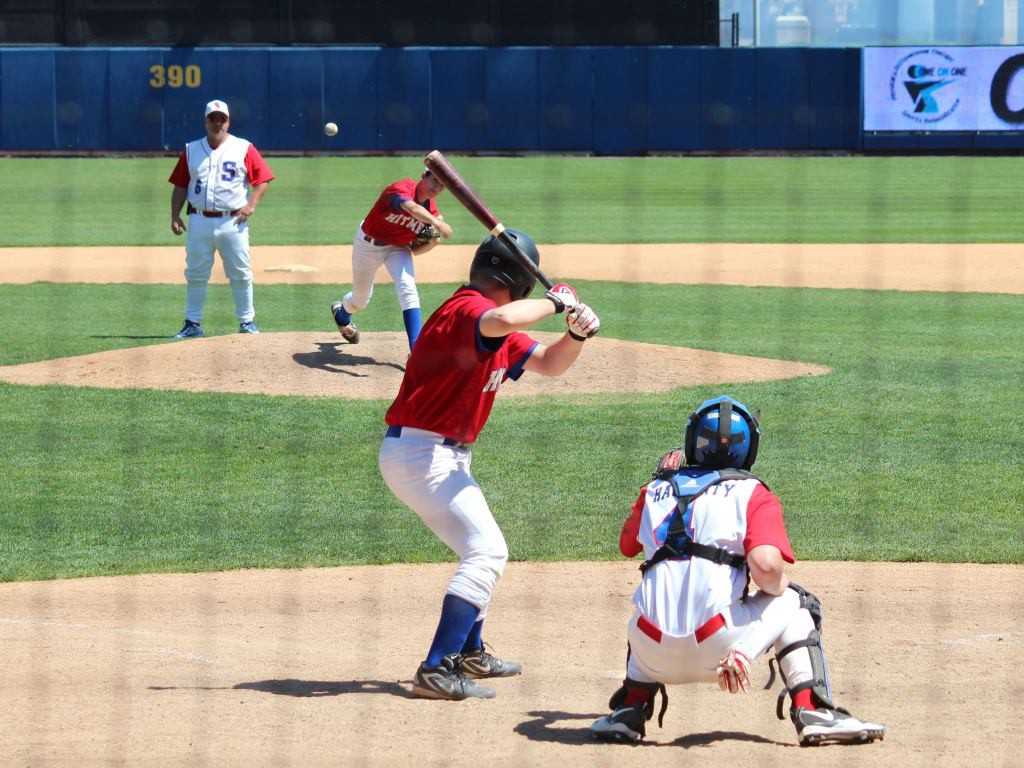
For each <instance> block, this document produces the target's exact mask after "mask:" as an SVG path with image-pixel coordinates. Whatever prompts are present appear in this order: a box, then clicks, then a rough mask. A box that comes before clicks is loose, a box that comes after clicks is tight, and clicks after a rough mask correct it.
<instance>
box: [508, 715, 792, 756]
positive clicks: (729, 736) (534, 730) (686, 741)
mask: <svg viewBox="0 0 1024 768" xmlns="http://www.w3.org/2000/svg"><path fill="white" fill-rule="evenodd" d="M527 714H529V715H530V716H531V717H533V718H534V719H533V720H527V721H526V722H523V723H520V724H519V725H517V726H516V727H515V728H513V730H514V731H515V732H516V733H518V734H519V735H521V736H525V737H526V738H528V739H530V740H531V741H546V742H553V743H556V744H593V743H594V742H595V741H596V739H594V736H593V734H591V732H590V725H591V723H593V722H594V721H595V720H597V719H598V718H599V717H602V715H604V714H607V713H601V714H597V715H594V714H590V715H581V714H575V713H571V712H547V711H533V712H529V713H527ZM562 720H585V721H586V725H585V726H584V727H582V728H577V727H575V726H569V727H556V725H555V724H556V723H558V722H560V721H562ZM648 733H650V731H648ZM716 741H748V742H751V743H755V744H773V745H775V746H779V747H792V746H794V745H793V744H788V743H785V742H779V741H774V740H772V739H766V738H764V737H763V736H756V735H754V734H752V733H743V732H742V731H710V732H708V733H691V734H687V735H686V736H680V737H679V738H678V739H675V740H673V741H671V742H668V743H663V742H653V741H641V742H640V743H639V745H636V746H644V747H682V748H683V749H690V748H691V747H706V746H709V745H711V744H714V743H715V742H716ZM612 746H614V744H613V745H612Z"/></svg>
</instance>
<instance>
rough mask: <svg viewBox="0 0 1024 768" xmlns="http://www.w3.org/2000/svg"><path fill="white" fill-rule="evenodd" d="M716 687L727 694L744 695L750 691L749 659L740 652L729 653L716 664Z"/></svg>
mask: <svg viewBox="0 0 1024 768" xmlns="http://www.w3.org/2000/svg"><path fill="white" fill-rule="evenodd" d="M715 671H716V672H717V673H718V687H719V688H721V689H722V690H723V691H728V692H729V693H740V692H743V693H746V692H747V691H749V690H750V659H748V658H747V657H746V655H744V654H743V652H742V651H729V655H728V656H726V657H725V658H724V659H722V660H721V661H720V662H718V669H716V670H715Z"/></svg>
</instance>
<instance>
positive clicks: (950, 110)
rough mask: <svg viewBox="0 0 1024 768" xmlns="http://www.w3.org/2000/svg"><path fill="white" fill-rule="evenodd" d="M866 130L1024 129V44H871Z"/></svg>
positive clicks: (866, 57)
mask: <svg viewBox="0 0 1024 768" xmlns="http://www.w3.org/2000/svg"><path fill="white" fill-rule="evenodd" d="M863 62H864V72H863V80H862V88H863V100H864V130H865V131H1024V48H1018V47H1011V46H1005V47H998V48H996V47H991V48H981V47H978V48H961V47H952V46H951V47H949V48H938V47H916V48H865V49H864V56H863Z"/></svg>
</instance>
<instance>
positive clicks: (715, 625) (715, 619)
mask: <svg viewBox="0 0 1024 768" xmlns="http://www.w3.org/2000/svg"><path fill="white" fill-rule="evenodd" d="M724 626H725V617H724V616H723V615H722V614H720V613H716V614H715V615H714V616H712V617H711V618H710V619H708V620H707V621H705V622H704V623H703V624H701V625H700V626H699V627H697V631H696V632H694V633H693V634H694V637H696V638H697V643H698V644H699V643H703V642H704V641H705V640H707V639H708V638H709V637H711V636H712V635H713V634H715V632H717V631H718V630H720V629H721V628H722V627H724ZM636 627H637V629H639V630H640V631H641V632H643V633H644V634H645V635H647V636H648V637H649V638H651V639H652V640H653V641H654V642H656V643H660V642H661V630H660V629H658V628H657V627H656V626H655V625H654V624H653V623H652V622H651V621H650V619H648V618H647V617H646V616H641V617H640V618H639V619H638V620H637V622H636Z"/></svg>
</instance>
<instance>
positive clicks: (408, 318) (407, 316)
mask: <svg viewBox="0 0 1024 768" xmlns="http://www.w3.org/2000/svg"><path fill="white" fill-rule="evenodd" d="M402 319H403V320H404V321H405V335H406V336H408V337H409V349H412V345H413V344H415V343H416V339H418V338H419V337H420V328H421V327H422V325H423V322H422V320H421V319H420V308H419V307H413V308H412V309H405V310H402Z"/></svg>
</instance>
